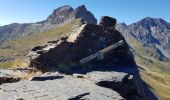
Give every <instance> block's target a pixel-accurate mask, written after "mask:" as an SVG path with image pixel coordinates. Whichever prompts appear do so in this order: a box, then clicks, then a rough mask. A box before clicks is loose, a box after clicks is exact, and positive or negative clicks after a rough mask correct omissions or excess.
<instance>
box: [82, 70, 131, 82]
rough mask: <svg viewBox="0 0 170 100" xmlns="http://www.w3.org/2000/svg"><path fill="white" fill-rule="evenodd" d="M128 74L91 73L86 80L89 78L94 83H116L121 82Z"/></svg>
mask: <svg viewBox="0 0 170 100" xmlns="http://www.w3.org/2000/svg"><path fill="white" fill-rule="evenodd" d="M127 75H128V74H127V73H124V72H115V71H110V72H101V71H93V72H90V73H87V75H85V77H86V78H88V79H89V80H91V81H94V82H95V83H98V82H101V81H115V82H121V81H122V80H123V79H124V78H125V77H126V76H127Z"/></svg>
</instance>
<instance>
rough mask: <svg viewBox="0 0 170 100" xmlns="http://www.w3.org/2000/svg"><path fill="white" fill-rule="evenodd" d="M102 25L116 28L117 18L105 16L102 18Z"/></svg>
mask: <svg viewBox="0 0 170 100" xmlns="http://www.w3.org/2000/svg"><path fill="white" fill-rule="evenodd" d="M100 25H102V26H106V27H112V28H115V25H116V19H114V18H111V17H109V16H103V17H101V19H100Z"/></svg>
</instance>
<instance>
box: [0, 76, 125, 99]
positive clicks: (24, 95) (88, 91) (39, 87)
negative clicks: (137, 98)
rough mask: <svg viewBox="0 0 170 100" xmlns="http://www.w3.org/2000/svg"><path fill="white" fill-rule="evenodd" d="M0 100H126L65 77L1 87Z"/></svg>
mask: <svg viewBox="0 0 170 100" xmlns="http://www.w3.org/2000/svg"><path fill="white" fill-rule="evenodd" d="M0 99H1V100H9V99H16V100H18V99H24V100H25V99H26V100H27V99H31V100H125V99H124V98H123V97H121V96H120V94H119V93H117V92H116V91H112V90H111V89H107V88H104V87H100V86H97V85H96V84H94V83H93V82H90V81H89V80H85V79H80V78H79V79H78V78H73V77H72V76H64V77H63V78H60V79H56V80H46V81H28V80H24V81H20V82H18V83H11V84H3V85H1V86H0Z"/></svg>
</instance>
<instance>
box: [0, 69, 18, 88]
mask: <svg viewBox="0 0 170 100" xmlns="http://www.w3.org/2000/svg"><path fill="white" fill-rule="evenodd" d="M18 81H20V78H18V77H16V76H14V75H12V74H7V73H3V71H2V70H0V85H1V84H3V83H13V82H18Z"/></svg>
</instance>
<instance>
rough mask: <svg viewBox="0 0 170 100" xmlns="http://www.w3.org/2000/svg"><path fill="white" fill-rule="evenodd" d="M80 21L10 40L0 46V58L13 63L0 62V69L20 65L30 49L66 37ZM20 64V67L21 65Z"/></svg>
mask: <svg viewBox="0 0 170 100" xmlns="http://www.w3.org/2000/svg"><path fill="white" fill-rule="evenodd" d="M79 24H80V20H78V19H77V20H75V21H72V22H70V23H66V24H63V25H60V26H56V27H55V28H53V29H51V30H48V31H45V32H39V33H33V34H31V35H29V36H25V37H22V38H17V39H14V40H10V41H8V42H5V43H4V44H2V45H0V56H4V57H9V58H14V59H15V60H14V61H6V62H0V68H8V67H11V66H16V65H17V64H21V62H23V63H24V61H22V59H23V58H24V56H25V55H26V54H27V53H28V51H29V50H31V48H33V47H35V46H39V45H44V44H46V43H47V42H48V41H54V40H57V39H58V38H59V37H61V36H64V35H66V33H68V32H69V31H70V30H71V29H72V27H73V26H75V25H79ZM23 63H22V65H23Z"/></svg>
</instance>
